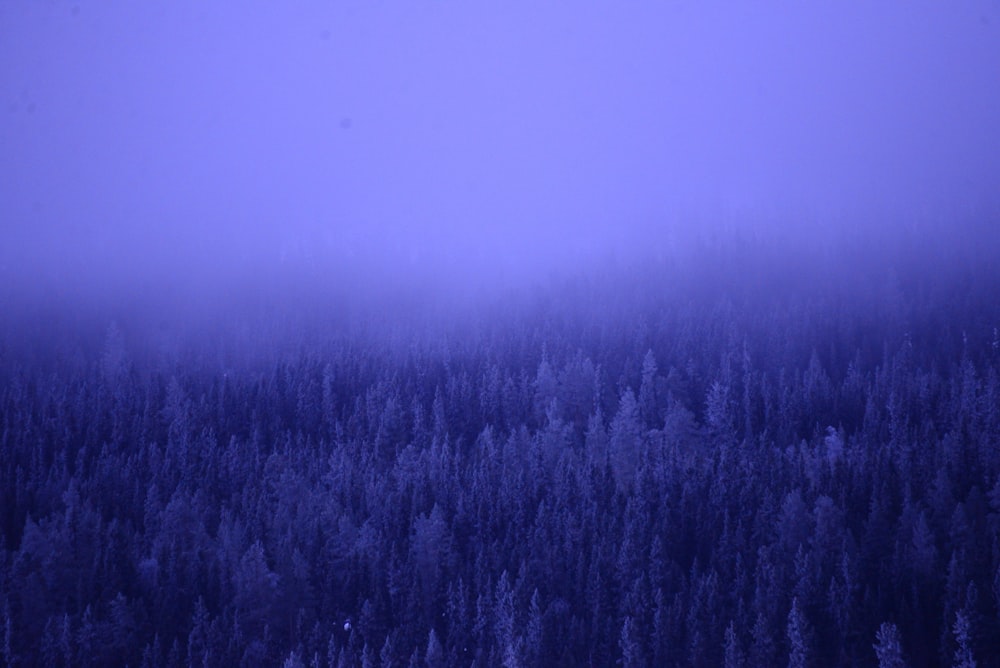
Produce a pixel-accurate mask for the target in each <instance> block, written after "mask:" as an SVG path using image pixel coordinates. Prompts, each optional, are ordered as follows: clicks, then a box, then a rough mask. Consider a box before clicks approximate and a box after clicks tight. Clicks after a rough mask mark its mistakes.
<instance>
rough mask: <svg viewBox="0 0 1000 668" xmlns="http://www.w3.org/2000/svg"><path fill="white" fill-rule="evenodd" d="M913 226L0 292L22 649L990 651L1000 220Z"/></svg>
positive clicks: (174, 659) (547, 659)
mask: <svg viewBox="0 0 1000 668" xmlns="http://www.w3.org/2000/svg"><path fill="white" fill-rule="evenodd" d="M897 232H899V234H897V235H896V236H895V237H893V238H891V239H881V240H880V239H873V238H865V239H863V240H860V241H857V242H851V241H850V237H849V235H848V236H845V238H843V239H841V240H839V241H837V242H836V243H830V244H827V243H816V244H813V245H812V246H808V245H807V246H803V245H800V244H797V243H782V242H781V241H780V240H776V239H761V238H755V237H752V236H749V237H748V236H742V237H741V236H740V235H738V234H733V235H731V236H722V237H719V238H714V239H712V238H706V239H704V240H702V241H701V242H700V243H699V244H696V245H694V246H693V247H692V248H689V249H688V250H687V251H685V252H683V253H680V252H669V251H664V252H663V253H661V254H659V255H657V254H656V253H650V254H648V255H644V256H643V257H645V258H646V259H644V260H641V261H640V260H638V259H634V258H633V259H626V258H622V257H619V258H618V259H617V260H615V261H609V262H607V263H604V264H597V265H594V266H590V267H578V270H577V271H575V272H564V273H563V274H560V275H558V276H556V275H553V276H550V277H548V278H546V279H544V280H543V279H539V280H538V281H536V282H534V283H533V284H531V285H528V286H523V287H520V288H518V289H516V290H515V289H512V290H510V291H507V292H502V291H497V292H494V293H490V294H488V295H482V296H481V298H475V299H468V300H465V301H456V302H455V303H450V304H439V305H437V306H434V307H431V306H429V305H428V304H429V303H430V301H431V299H430V298H429V297H427V296H426V295H420V294H419V293H416V294H412V295H409V296H407V297H405V298H404V297H400V298H399V299H396V300H395V301H394V300H393V299H392V298H391V296H392V295H391V290H383V291H381V292H379V294H378V295H376V296H374V297H369V296H368V295H365V294H363V293H360V292H359V293H355V294H350V293H349V291H348V293H346V296H341V297H335V296H334V295H332V293H331V294H325V293H324V292H323V290H319V289H317V290H305V289H303V290H298V291H296V292H294V295H293V296H289V294H283V293H282V292H281V289H278V288H272V289H271V291H270V292H268V293H267V294H266V295H264V296H262V297H259V298H247V299H244V300H243V301H237V300H230V301H228V302H220V303H219V304H218V305H217V306H218V307H217V308H213V309H210V310H211V311H212V314H211V316H208V315H205V314H204V313H201V314H200V315H195V314H193V313H185V311H184V310H183V308H180V307H171V308H169V309H168V308H166V307H164V308H163V310H162V312H160V311H158V310H157V309H158V308H160V307H159V306H158V305H156V304H145V305H143V304H141V303H137V302H136V301H135V300H133V301H131V302H128V304H125V305H122V304H115V303H113V301H111V300H106V302H103V303H100V304H96V303H85V302H84V301H82V300H76V301H74V300H73V299H64V300H62V301H60V299H58V296H57V295H49V296H48V297H46V298H45V299H41V298H35V297H32V298H23V299H16V298H15V296H12V295H11V294H10V291H9V290H8V291H6V292H5V293H4V299H5V313H6V314H7V315H6V316H4V317H3V318H0V622H2V629H0V631H2V638H0V660H2V664H3V665H5V666H31V665H45V666H134V667H140V666H141V667H143V668H154V667H156V668H160V667H171V668H172V667H174V666H264V665H278V666H285V667H287V668H294V667H297V666H301V667H305V666H309V667H310V668H312V667H317V668H318V667H327V666H329V667H330V668H335V667H341V666H364V667H365V668H375V667H383V668H385V667H388V666H413V667H418V666H419V667H423V666H427V667H428V668H438V667H440V666H478V667H486V666H505V667H507V668H512V667H514V666H615V665H618V666H623V667H626V668H633V667H636V666H699V667H700V666H725V667H726V668H740V667H744V668H750V667H756V666H786V665H787V666H790V667H792V668H801V667H804V666H812V667H817V668H819V667H823V666H879V667H880V668H899V667H901V666H912V667H914V668H919V667H925V666H961V667H962V668H970V667H971V666H976V665H978V666H988V665H992V662H993V661H996V659H997V657H998V656H1000V330H998V327H1000V267H997V266H996V263H995V262H994V260H995V258H996V257H997V255H996V254H994V253H993V252H992V250H995V244H992V243H986V244H984V243H982V242H981V240H979V239H977V238H975V237H974V236H970V237H968V238H967V240H966V242H964V243H960V242H959V241H955V237H953V236H949V235H948V233H947V232H946V231H943V232H942V231H939V232H937V233H934V234H930V233H922V232H921V231H920V230H915V231H913V230H911V231H910V232H909V233H907V232H906V231H902V232H900V231H899V230H897ZM292 284H294V281H291V280H290V281H289V282H288V283H286V284H283V285H285V287H287V286H288V285H292ZM272 285H276V284H272ZM257 287H258V288H259V287H260V286H257ZM352 289H353V288H352ZM262 294H263V293H262ZM123 302H124V300H123ZM226 304H228V305H229V306H226ZM248 304H250V305H249V306H248ZM198 308H201V309H204V308H205V307H204V306H199V307H198Z"/></svg>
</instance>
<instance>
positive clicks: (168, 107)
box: [0, 1, 1000, 301]
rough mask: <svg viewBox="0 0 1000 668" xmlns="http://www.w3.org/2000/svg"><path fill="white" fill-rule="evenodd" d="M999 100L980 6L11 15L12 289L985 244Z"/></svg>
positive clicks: (8, 166) (5, 159)
mask: <svg viewBox="0 0 1000 668" xmlns="http://www.w3.org/2000/svg"><path fill="white" fill-rule="evenodd" d="M998 82H1000V4H998V3H997V2H995V1H991V2H964V1H963V2H948V3H925V2H906V3H903V2H882V3H835V2H809V3H794V2H766V3H759V2H754V3H724V2H707V3H706V2H658V3H653V2H648V3H610V2H608V3H572V4H570V3H525V2H514V3H509V2H505V3H491V4H489V5H488V6H487V5H484V4H482V3H362V2H338V3H295V4H294V6H293V5H288V4H286V3H270V2H268V3H257V2H247V3H240V4H239V7H238V8H236V7H235V6H234V5H228V4H226V5H215V6H212V5H206V4H205V3H198V2H170V3H166V2H158V3H153V2H144V3H126V2H101V3H80V4H73V3H68V2H38V3H29V2H7V3H3V4H2V5H0V104H2V106H0V147H2V150H0V266H2V274H0V275H2V276H3V278H4V281H5V282H6V284H7V287H8V290H9V291H10V292H12V293H13V294H15V295H17V294H20V295H22V296H23V295H27V294H29V293H31V294H34V292H33V291H34V290H36V289H37V288H39V286H46V289H48V290H50V292H49V293H47V294H50V295H52V294H71V295H76V294H80V293H87V294H90V295H103V296H105V297H111V298H116V296H118V295H122V294H126V293H127V294H129V295H131V297H132V298H136V295H137V294H138V295H143V294H147V293H159V294H164V293H166V292H170V291H173V292H171V294H173V295H174V296H175V297H176V298H177V299H178V300H182V301H183V300H185V299H195V298H205V295H208V294H226V293H225V292H224V290H225V289H226V286H231V285H232V284H233V283H234V281H235V282H236V283H237V284H241V283H240V282H241V281H242V282H245V281H247V280H248V279H249V278H251V277H256V280H257V282H258V283H257V284H258V285H259V284H260V283H272V285H271V288H272V289H275V288H274V285H275V284H274V283H273V282H272V281H271V279H270V278H267V277H273V276H275V275H277V274H281V275H282V276H285V277H286V280H289V281H290V282H291V283H292V284H294V283H295V281H297V280H308V281H319V282H324V281H325V282H328V283H331V284H339V285H340V286H341V287H344V288H345V289H351V290H361V289H364V288H366V287H371V286H376V285H377V286H381V287H380V289H387V290H388V291H390V292H392V291H393V290H396V289H404V288H405V289H415V288H414V286H424V287H426V288H427V289H428V290H433V289H437V288H439V287H440V286H442V285H446V284H471V283H475V284H480V285H491V284H493V285H511V284H515V283H519V282H524V281H525V280H528V281H533V280H538V279H540V278H544V277H545V276H549V275H551V274H552V273H553V272H560V271H565V270H567V269H570V270H572V269H578V268H579V267H580V266H581V265H582V264H584V263H586V262H589V261H591V260H592V259H593V258H595V257H600V256H603V255H605V254H614V255H616V257H618V258H619V261H621V260H622V259H623V258H624V261H625V262H626V263H627V262H628V261H629V258H630V257H632V255H636V256H637V255H639V254H642V253H646V252H648V251H650V250H651V249H658V250H659V251H663V249H672V248H676V247H677V246H678V244H683V242H684V240H687V239H691V238H695V237H699V236H702V235H705V234H706V230H709V229H723V230H738V231H739V232H740V233H742V234H751V235H752V234H760V233H763V232H764V231H766V232H767V233H768V234H771V235H774V236H778V237H785V238H789V239H797V240H803V241H805V240H809V239H813V238H816V236H817V235H826V236H829V235H830V234H831V233H834V234H836V233H838V232H840V233H843V234H846V235H851V234H857V233H859V231H861V230H871V229H873V228H874V229H879V230H881V231H882V233H884V234H887V235H890V236H891V235H892V234H895V230H897V229H898V230H906V229H910V228H907V227H906V226H907V225H912V224H914V223H915V222H917V223H919V222H927V221H931V222H933V223H934V224H935V225H938V226H941V225H948V224H951V223H952V222H958V221H964V222H968V221H974V222H977V223H979V224H980V225H988V224H989V221H991V220H995V219H996V212H997V210H998V204H1000V196H998V195H1000V121H998V120H997V119H1000V85H998ZM991 216H992V218H991ZM796 243H797V242H796ZM289 276H291V277H292V278H290V279H288V278H287V277H289ZM262 277H263V278H262ZM428 286H431V287H428Z"/></svg>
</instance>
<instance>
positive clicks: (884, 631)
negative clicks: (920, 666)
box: [872, 622, 906, 668]
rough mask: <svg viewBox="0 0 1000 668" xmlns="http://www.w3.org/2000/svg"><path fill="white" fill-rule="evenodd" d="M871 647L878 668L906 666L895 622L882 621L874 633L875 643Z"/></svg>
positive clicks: (902, 667)
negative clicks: (873, 650) (876, 659)
mask: <svg viewBox="0 0 1000 668" xmlns="http://www.w3.org/2000/svg"><path fill="white" fill-rule="evenodd" d="M872 647H874V648H875V656H876V657H877V658H878V666H879V668H906V661H904V660H903V646H902V643H901V642H900V639H899V629H897V628H896V625H895V624H893V623H891V622H882V625H881V626H879V628H878V632H876V634H875V644H874V645H872Z"/></svg>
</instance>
